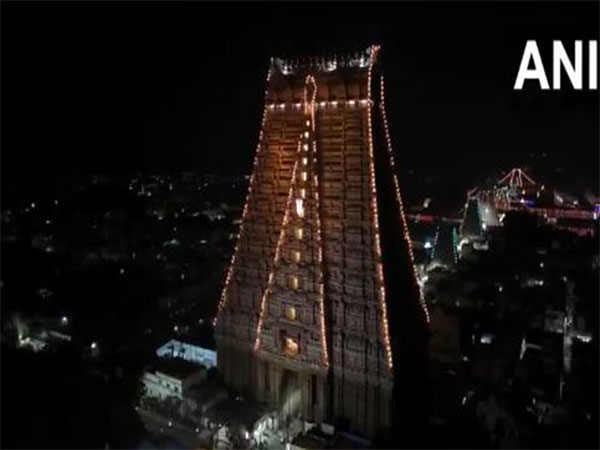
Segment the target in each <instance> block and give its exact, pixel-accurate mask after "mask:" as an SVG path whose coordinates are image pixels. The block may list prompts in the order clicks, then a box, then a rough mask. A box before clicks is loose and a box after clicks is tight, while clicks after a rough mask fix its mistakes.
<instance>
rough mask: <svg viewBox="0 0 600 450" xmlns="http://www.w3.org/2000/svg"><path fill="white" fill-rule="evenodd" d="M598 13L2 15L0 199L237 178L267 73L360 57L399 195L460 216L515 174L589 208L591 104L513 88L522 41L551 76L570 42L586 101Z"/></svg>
mask: <svg viewBox="0 0 600 450" xmlns="http://www.w3.org/2000/svg"><path fill="white" fill-rule="evenodd" d="M598 5H599V4H598V3H597V2H586V3H573V2H568V3H559V2H550V3H541V2H535V3H529V4H522V3H516V2H505V3H486V4H482V3H480V4H473V3H468V4H466V3H465V4H461V3H452V4H437V3H419V4H416V3H404V4H392V3H382V4H376V3H369V4H368V5H367V4H355V3H349V4H341V3H340V4H338V3H329V4H319V5H317V4H306V5H304V4H303V5H299V4H282V3H277V4H246V3H239V4H238V3H226V4H213V3H176V4H166V3H155V2H150V3H141V2H140V3H138V2H132V3H112V2H106V3H105V2H99V3H92V2H83V3H74V2H66V3H49V2H48V3H46V2H42V3H34V2H19V3H16V2H3V3H2V187H3V194H4V195H10V192H11V189H10V188H11V187H12V186H16V185H20V186H21V187H22V186H23V185H25V186H26V187H27V186H29V187H31V188H32V189H36V188H39V186H40V184H42V185H43V184H45V183H48V182H52V183H55V182H58V181H60V180H64V179H65V176H67V177H68V176H70V175H71V174H80V173H88V172H102V171H105V172H112V173H124V174H125V173H130V172H132V171H136V170H171V169H172V170H181V169H187V170H215V171H220V172H225V173H230V172H232V173H247V172H249V170H250V163H251V159H252V157H253V149H254V148H255V142H256V139H257V136H258V126H259V122H260V114H261V112H262V99H263V89H264V82H265V75H266V70H267V65H268V61H269V57H270V56H272V55H277V54H289V53H311V52H315V53H319V52H321V51H323V50H329V51H332V50H334V49H340V50H345V49H354V48H362V47H365V46H366V45H368V44H370V43H374V42H378V43H380V44H381V45H382V48H383V52H384V56H385V72H386V73H387V86H388V95H387V99H388V103H389V104H388V115H389V117H390V120H391V127H392V132H393V134H394V139H395V147H396V151H397V152H398V155H399V156H398V159H399V164H400V166H401V170H402V171H403V173H402V175H404V177H403V183H404V189H405V191H407V192H408V195H409V196H410V195H411V194H414V195H417V194H419V195H420V194H433V195H436V194H440V195H441V194H444V193H447V191H448V185H452V186H454V185H455V187H456V194H455V195H456V197H457V198H458V197H460V198H461V199H462V198H464V197H463V196H464V189H465V188H467V187H472V186H473V185H475V184H476V183H478V182H480V181H481V180H482V179H483V178H485V177H486V176H488V175H491V174H492V172H494V171H501V170H507V169H510V168H511V167H513V166H515V165H526V166H531V167H533V175H534V177H535V178H537V179H540V178H552V177H556V178H557V182H567V183H569V184H570V185H573V184H575V185H577V186H578V187H582V188H584V189H590V187H591V189H592V190H594V191H596V193H597V190H598V188H597V187H598V148H599V141H598V91H593V92H591V91H587V90H585V91H578V92H576V91H573V90H572V88H571V86H570V83H568V82H566V80H565V79H564V81H563V86H564V89H563V90H562V91H560V92H555V91H545V92H542V91H541V90H540V89H539V86H538V84H537V83H536V82H526V84H525V89H524V90H523V91H520V92H515V91H513V85H514V81H515V78H516V75H517V71H518V66H519V63H520V60H521V57H522V54H523V49H524V46H525V41H526V40H527V39H536V40H537V41H538V44H539V46H540V49H541V52H542V57H543V60H544V64H545V66H546V72H547V75H548V76H549V77H550V76H551V63H552V51H551V47H552V40H553V39H560V40H563V43H564V45H565V48H566V49H567V50H568V51H570V52H572V49H573V41H574V40H575V39H581V40H583V41H584V55H585V58H584V67H585V73H586V77H584V85H585V86H587V41H588V40H590V39H598V17H599V6H598ZM550 83H551V81H550ZM544 154H545V156H544ZM436 191H437V192H436Z"/></svg>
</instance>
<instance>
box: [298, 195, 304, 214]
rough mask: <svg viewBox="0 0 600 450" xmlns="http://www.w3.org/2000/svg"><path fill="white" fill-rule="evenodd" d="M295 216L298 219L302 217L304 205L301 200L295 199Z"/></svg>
mask: <svg viewBox="0 0 600 450" xmlns="http://www.w3.org/2000/svg"><path fill="white" fill-rule="evenodd" d="M296 214H297V215H298V217H304V204H303V202H302V199H301V198H297V199H296Z"/></svg>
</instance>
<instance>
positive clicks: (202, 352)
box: [156, 339, 217, 369]
mask: <svg viewBox="0 0 600 450" xmlns="http://www.w3.org/2000/svg"><path fill="white" fill-rule="evenodd" d="M156 354H157V355H158V357H159V358H181V359H184V360H186V361H190V362H192V363H195V364H201V365H203V366H204V367H206V368H207V369H210V368H212V367H216V366H217V352H215V351H214V350H209V349H207V348H204V347H200V346H199V345H194V344H190V343H187V342H182V341H178V340H177V339H171V340H170V341H169V342H167V343H166V344H164V345H163V346H161V347H159V348H158V350H156Z"/></svg>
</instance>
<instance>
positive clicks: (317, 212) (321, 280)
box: [305, 75, 329, 367]
mask: <svg viewBox="0 0 600 450" xmlns="http://www.w3.org/2000/svg"><path fill="white" fill-rule="evenodd" d="M309 83H311V85H312V86H313V96H312V99H311V102H310V106H309V105H308V104H307V109H308V111H307V112H308V113H310V117H311V118H310V122H308V123H307V125H309V129H310V132H311V133H312V135H313V139H312V152H313V158H314V159H313V161H314V163H315V164H316V163H317V142H316V139H314V133H315V106H316V98H317V84H316V82H315V79H314V77H313V76H312V75H308V76H307V77H306V84H309ZM305 101H306V90H305ZM317 173H318V172H317V171H315V174H314V178H313V179H314V184H313V191H314V194H315V217H316V222H317V248H318V258H319V325H320V331H321V347H322V349H323V350H322V354H323V365H324V366H325V367H329V355H328V351H327V335H326V334H325V306H324V303H325V298H324V293H325V286H324V275H323V240H322V237H321V217H320V208H319V205H320V200H319V178H318V175H317Z"/></svg>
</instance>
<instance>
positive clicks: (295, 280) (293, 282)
mask: <svg viewBox="0 0 600 450" xmlns="http://www.w3.org/2000/svg"><path fill="white" fill-rule="evenodd" d="M290 286H291V288H292V289H294V290H296V289H298V277H297V276H295V275H292V276H291V277H290Z"/></svg>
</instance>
